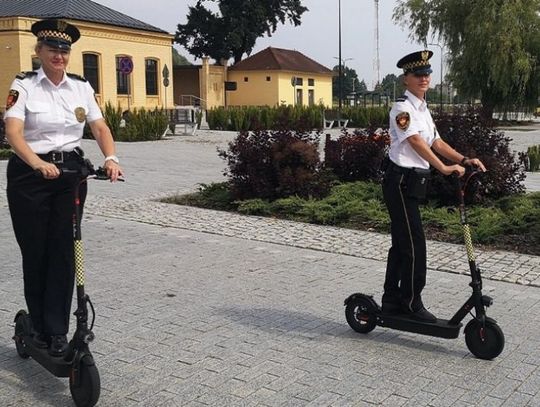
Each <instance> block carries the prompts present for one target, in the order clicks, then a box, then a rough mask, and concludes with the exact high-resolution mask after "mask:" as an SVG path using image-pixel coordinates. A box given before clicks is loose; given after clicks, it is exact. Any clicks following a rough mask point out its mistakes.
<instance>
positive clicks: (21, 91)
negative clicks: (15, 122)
mask: <svg viewBox="0 0 540 407" xmlns="http://www.w3.org/2000/svg"><path fill="white" fill-rule="evenodd" d="M9 92H10V93H9V94H8V103H9V101H10V98H16V100H15V103H14V104H13V105H12V106H11V107H10V108H8V109H7V110H6V112H5V113H4V119H7V118H9V117H15V118H17V119H21V120H22V121H24V120H25V118H26V100H27V99H28V91H27V90H26V89H25V87H24V86H23V84H22V81H21V80H20V79H15V80H14V81H13V83H12V84H11V88H10V91H9ZM13 92H15V93H13ZM6 108H7V106H6Z"/></svg>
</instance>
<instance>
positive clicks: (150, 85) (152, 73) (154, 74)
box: [145, 59, 158, 96]
mask: <svg viewBox="0 0 540 407" xmlns="http://www.w3.org/2000/svg"><path fill="white" fill-rule="evenodd" d="M145 69H146V94H147V95H152V96H156V95H157V94H158V61H156V60H155V59H147V60H146V61H145Z"/></svg>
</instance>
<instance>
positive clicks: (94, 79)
mask: <svg viewBox="0 0 540 407" xmlns="http://www.w3.org/2000/svg"><path fill="white" fill-rule="evenodd" d="M83 75H84V77H85V78H86V80H87V81H88V82H89V83H90V85H92V88H93V89H94V92H96V93H101V92H100V89H99V57H98V56H97V55H96V54H83Z"/></svg>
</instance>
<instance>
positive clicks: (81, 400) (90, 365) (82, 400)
mask: <svg viewBox="0 0 540 407" xmlns="http://www.w3.org/2000/svg"><path fill="white" fill-rule="evenodd" d="M69 390H70V391H71V397H73V401H74V402H75V405H76V406H77V407H93V406H95V405H96V403H97V402H98V399H99V395H100V392H101V382H100V379H99V372H98V369H97V367H96V365H95V363H94V361H93V358H92V356H90V355H87V356H84V357H83V358H82V360H81V363H80V365H79V383H78V385H77V384H75V378H74V376H73V374H71V375H70V377H69Z"/></svg>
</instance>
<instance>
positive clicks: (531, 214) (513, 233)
mask: <svg viewBox="0 0 540 407" xmlns="http://www.w3.org/2000/svg"><path fill="white" fill-rule="evenodd" d="M164 201H165V202H169V203H176V204H180V205H191V206H198V207H202V208H211V209H218V210H227V211H237V212H239V213H242V214H245V215H258V216H272V217H276V218H282V219H289V220H296V221H301V222H308V223H314V224H320V225H332V226H338V227H344V228H350V229H358V230H372V231H376V232H381V233H389V231H390V219H389V217H388V212H387V210H386V206H385V205H384V202H383V198H382V191H381V187H380V185H379V184H376V183H373V182H360V181H359V182H352V183H345V184H339V185H337V186H335V187H334V188H333V189H332V191H331V193H330V194H329V195H328V196H327V197H325V198H323V199H312V198H311V199H303V198H299V197H297V196H291V197H288V198H283V199H278V200H276V201H273V202H269V201H265V200H262V199H249V200H244V201H233V198H232V195H231V193H230V192H229V185H228V184H227V183H212V184H203V185H201V187H200V188H199V191H198V192H196V193H193V194H188V195H182V196H175V197H170V198H167V199H166V200H164ZM454 209H455V208H453V207H450V208H449V207H436V206H435V204H434V203H431V202H430V203H428V204H426V205H423V206H422V207H421V213H422V219H423V222H424V228H425V230H426V236H427V238H429V239H434V240H439V241H445V242H452V243H461V242H462V227H461V224H460V216H459V212H458V211H457V209H455V210H454ZM468 220H469V224H470V226H471V232H472V237H473V241H474V244H480V245H485V246H487V247H488V248H492V249H506V250H512V251H517V252H521V253H529V254H535V255H540V192H535V193H529V194H521V195H513V196H509V197H505V198H501V199H499V200H497V201H493V202H489V203H488V204H486V205H485V206H470V207H468Z"/></svg>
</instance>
